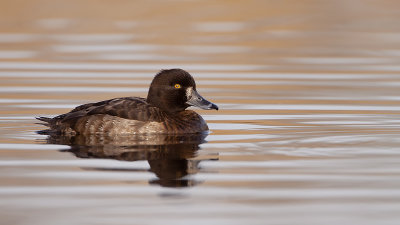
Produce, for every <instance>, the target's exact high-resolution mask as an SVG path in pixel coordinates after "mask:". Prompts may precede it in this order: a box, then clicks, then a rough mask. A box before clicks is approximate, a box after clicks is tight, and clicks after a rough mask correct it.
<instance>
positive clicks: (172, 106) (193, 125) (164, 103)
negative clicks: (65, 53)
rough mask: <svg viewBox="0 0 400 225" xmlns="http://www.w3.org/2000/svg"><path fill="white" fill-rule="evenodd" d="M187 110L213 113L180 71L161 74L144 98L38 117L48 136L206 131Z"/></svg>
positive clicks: (80, 107)
mask: <svg viewBox="0 0 400 225" xmlns="http://www.w3.org/2000/svg"><path fill="white" fill-rule="evenodd" d="M189 106H196V107H199V108H201V109H216V110H218V106H217V105H215V104H214V103H211V102H209V101H207V100H206V99H204V98H203V97H202V96H201V95H200V94H199V93H198V92H197V91H196V83H195V81H194V79H193V77H192V76H191V75H190V74H189V73H188V72H186V71H184V70H182V69H170V70H162V71H160V72H159V73H158V74H157V75H156V76H155V77H154V79H153V81H152V82H151V85H150V89H149V92H148V95H147V98H140V97H123V98H114V99H110V100H105V101H101V102H96V103H88V104H84V105H80V106H78V107H76V108H74V109H73V110H72V111H70V112H68V113H65V114H62V115H59V116H56V117H54V118H47V117H39V118H37V119H38V120H41V121H43V122H45V125H46V126H48V127H49V128H50V130H49V132H55V133H59V134H66V135H77V134H80V135H90V134H103V135H119V134H146V133H152V134H154V133H156V134H186V133H200V132H204V131H208V126H207V123H206V122H205V121H204V119H203V118H202V117H201V116H200V115H199V114H197V113H196V112H194V111H192V110H186V108H188V107H189Z"/></svg>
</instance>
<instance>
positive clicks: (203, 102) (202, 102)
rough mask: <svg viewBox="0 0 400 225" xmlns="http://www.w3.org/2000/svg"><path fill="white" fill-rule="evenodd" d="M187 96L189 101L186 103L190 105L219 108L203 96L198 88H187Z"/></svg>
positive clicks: (202, 107)
mask: <svg viewBox="0 0 400 225" xmlns="http://www.w3.org/2000/svg"><path fill="white" fill-rule="evenodd" d="M186 96H187V97H188V99H189V100H188V101H187V102H186V104H188V105H190V106H195V107H199V108H200V109H206V110H209V109H215V110H218V106H217V105H216V104H214V103H212V102H210V101H208V100H207V99H205V98H203V97H202V96H201V95H200V94H199V93H198V92H197V91H196V90H194V89H192V88H190V89H187V92H186Z"/></svg>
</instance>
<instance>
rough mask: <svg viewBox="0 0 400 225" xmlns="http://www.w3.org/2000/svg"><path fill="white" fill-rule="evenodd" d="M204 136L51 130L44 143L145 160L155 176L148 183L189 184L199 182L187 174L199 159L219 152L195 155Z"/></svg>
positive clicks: (88, 154) (82, 154) (81, 153)
mask: <svg viewBox="0 0 400 225" xmlns="http://www.w3.org/2000/svg"><path fill="white" fill-rule="evenodd" d="M206 136H207V134H195V135H193V134H192V135H132V136H115V137H109V136H102V135H91V136H82V135H77V136H61V135H55V134H50V135H49V136H48V138H47V143H50V144H63V145H69V146H71V149H70V150H66V151H68V152H72V153H73V154H74V155H75V156H77V157H79V158H103V159H116V160H122V161H138V160H147V161H148V163H149V165H150V171H151V172H153V173H154V174H155V175H156V176H157V179H153V180H150V181H149V183H150V184H156V185H160V186H163V187H188V186H194V185H197V184H198V183H200V182H197V181H195V180H194V179H193V178H191V176H188V175H191V174H196V173H197V172H198V171H199V162H200V161H202V160H217V159H218V155H206V156H204V155H202V156H201V157H199V156H198V150H199V149H200V147H199V145H200V144H202V143H205V142H206V141H205V137H206ZM64 151H65V150H64ZM200 158H201V160H200ZM93 169H94V170H114V171H115V170H121V169H109V168H93ZM123 171H127V170H123ZM128 171H129V170H128ZM132 171H137V170H132Z"/></svg>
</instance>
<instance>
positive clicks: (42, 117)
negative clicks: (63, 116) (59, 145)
mask: <svg viewBox="0 0 400 225" xmlns="http://www.w3.org/2000/svg"><path fill="white" fill-rule="evenodd" d="M36 119H37V120H40V121H43V122H44V123H40V124H42V125H45V126H50V125H51V122H52V120H53V118H49V117H44V116H41V117H36Z"/></svg>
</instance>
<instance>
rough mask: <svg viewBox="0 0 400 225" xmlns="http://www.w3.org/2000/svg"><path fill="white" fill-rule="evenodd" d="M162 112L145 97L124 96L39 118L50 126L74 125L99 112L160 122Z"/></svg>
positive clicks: (131, 118)
mask: <svg viewBox="0 0 400 225" xmlns="http://www.w3.org/2000/svg"><path fill="white" fill-rule="evenodd" d="M161 113H162V112H161V111H160V110H159V109H158V108H156V107H153V106H151V105H149V104H148V103H147V102H146V99H145V98H139V97H124V98H114V99H109V100H105V101H101V102H96V103H88V104H84V105H80V106H77V107H76V108H74V109H73V110H71V111H70V112H68V113H65V114H61V115H59V116H56V117H54V118H47V117H39V118H37V119H38V120H41V121H43V122H46V123H48V124H47V125H48V126H50V127H52V126H53V125H59V124H65V123H68V124H70V126H73V124H75V122H76V121H77V120H78V119H80V118H82V117H85V116H91V115H99V114H101V115H110V116H116V117H120V118H124V119H130V120H138V121H156V122H159V121H161V119H160V118H161Z"/></svg>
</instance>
